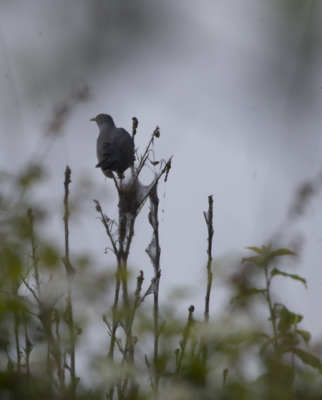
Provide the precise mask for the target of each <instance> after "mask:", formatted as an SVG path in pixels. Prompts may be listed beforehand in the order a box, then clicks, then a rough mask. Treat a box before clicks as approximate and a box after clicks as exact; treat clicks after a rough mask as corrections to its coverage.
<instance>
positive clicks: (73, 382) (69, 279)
mask: <svg viewBox="0 0 322 400" xmlns="http://www.w3.org/2000/svg"><path fill="white" fill-rule="evenodd" d="M71 172H72V171H71V170H70V168H69V166H68V165H67V166H66V170H65V181H64V187H65V196H64V206H65V212H64V218H63V219H64V227H65V257H64V259H63V262H64V264H65V268H66V274H67V308H66V314H67V324H68V329H69V341H70V379H71V384H70V398H71V400H74V399H75V398H76V386H77V380H76V371H75V335H74V318H73V306H72V280H73V277H74V275H75V272H76V271H75V268H74V267H73V266H72V265H71V263H70V259H69V229H68V217H69V214H70V212H69V207H68V196H69V184H70V183H71V179H70V177H71ZM64 364H65V363H64Z"/></svg>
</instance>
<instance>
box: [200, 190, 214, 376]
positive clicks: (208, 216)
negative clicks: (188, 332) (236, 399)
mask: <svg viewBox="0 0 322 400" xmlns="http://www.w3.org/2000/svg"><path fill="white" fill-rule="evenodd" d="M208 204H209V207H208V212H207V213H206V212H204V213H203V214H204V217H205V221H206V224H207V229H208V248H207V254H208V261H207V290H206V297H205V312H204V317H205V324H206V325H207V324H208V321H209V302H210V292H211V285H212V272H211V263H212V238H213V234H214V229H213V199H212V196H208ZM200 351H201V360H202V367H203V368H204V370H205V367H206V362H207V356H208V348H207V344H206V343H205V340H204V339H202V340H201V343H200Z"/></svg>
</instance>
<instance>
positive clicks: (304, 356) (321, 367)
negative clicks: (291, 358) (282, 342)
mask: <svg viewBox="0 0 322 400" xmlns="http://www.w3.org/2000/svg"><path fill="white" fill-rule="evenodd" d="M290 352H292V353H293V354H295V355H296V356H298V358H299V359H300V360H301V361H302V362H303V363H304V364H307V365H310V366H311V367H312V368H315V369H317V370H318V371H319V372H320V373H322V364H321V361H320V359H319V358H318V357H316V356H314V355H313V354H311V353H309V352H307V351H304V350H302V349H298V348H292V349H290Z"/></svg>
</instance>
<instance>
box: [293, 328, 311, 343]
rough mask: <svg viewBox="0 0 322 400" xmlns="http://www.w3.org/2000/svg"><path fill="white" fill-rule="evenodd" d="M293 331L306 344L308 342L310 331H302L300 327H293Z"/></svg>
mask: <svg viewBox="0 0 322 400" xmlns="http://www.w3.org/2000/svg"><path fill="white" fill-rule="evenodd" d="M295 332H296V333H297V334H298V335H300V336H301V337H302V338H303V340H304V342H305V343H306V344H307V345H308V344H309V341H310V340H311V334H310V332H307V331H302V330H300V329H295Z"/></svg>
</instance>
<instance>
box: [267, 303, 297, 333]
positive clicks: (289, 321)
mask: <svg viewBox="0 0 322 400" xmlns="http://www.w3.org/2000/svg"><path fill="white" fill-rule="evenodd" d="M273 312H274V316H275V318H280V321H279V323H278V325H277V329H278V330H279V331H282V332H285V331H288V330H289V329H291V327H292V325H295V326H296V325H297V324H298V323H300V322H301V321H302V319H303V317H302V315H300V314H295V313H293V312H291V311H289V310H288V309H287V308H286V307H285V306H284V305H283V304H281V303H275V304H274V307H273Z"/></svg>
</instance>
